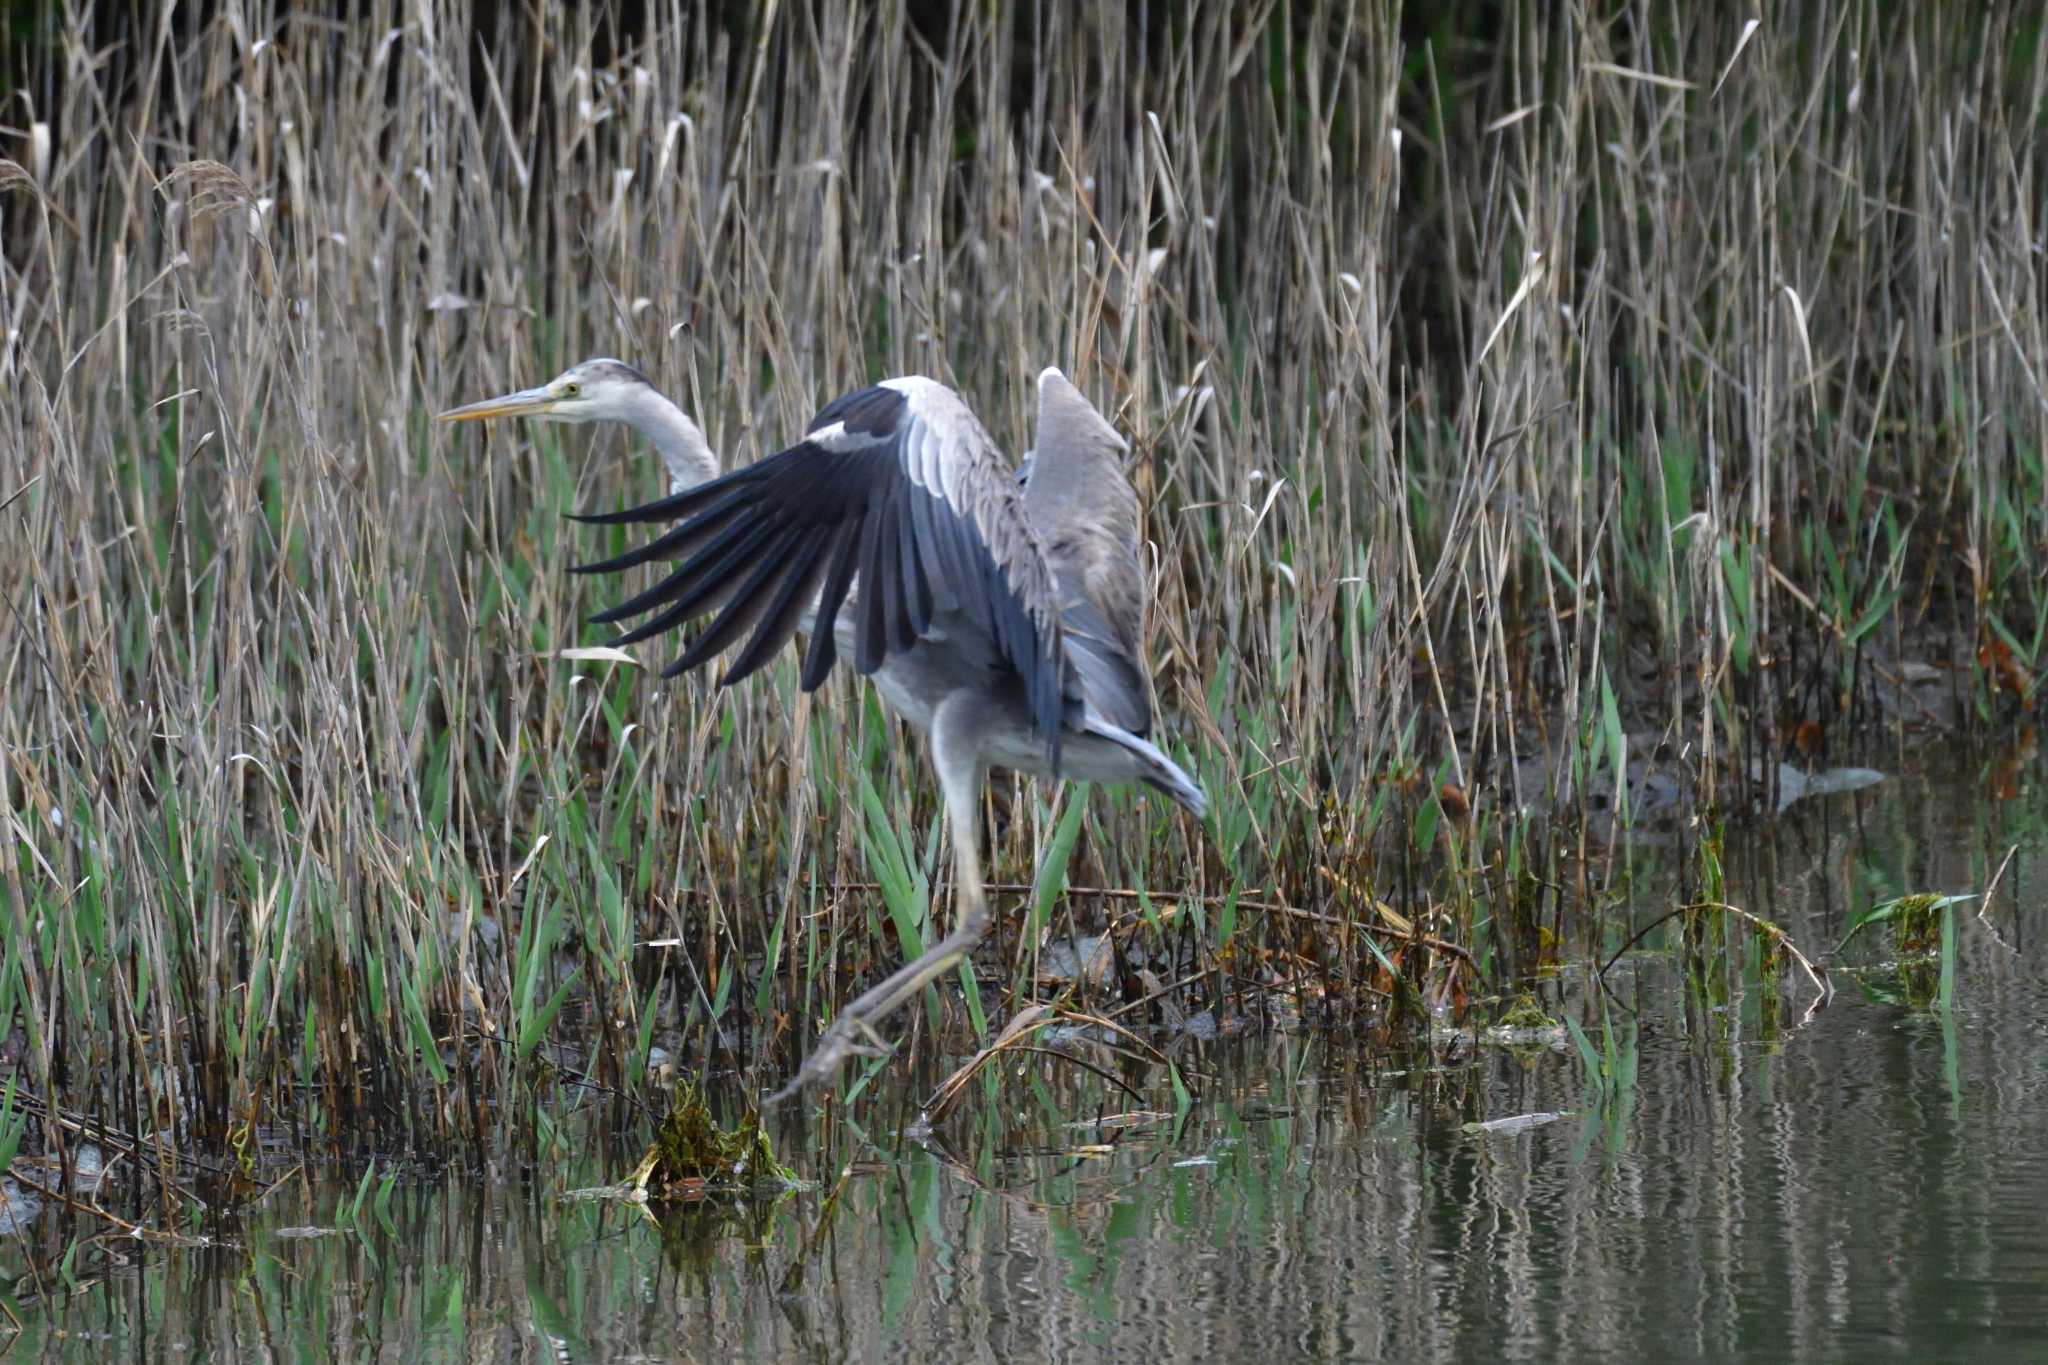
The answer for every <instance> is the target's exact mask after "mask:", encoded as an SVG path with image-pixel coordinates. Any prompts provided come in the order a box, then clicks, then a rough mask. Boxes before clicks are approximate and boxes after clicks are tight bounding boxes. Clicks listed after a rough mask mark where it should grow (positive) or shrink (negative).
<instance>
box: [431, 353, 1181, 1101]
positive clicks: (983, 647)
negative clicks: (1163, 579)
mask: <svg viewBox="0 0 2048 1365" xmlns="http://www.w3.org/2000/svg"><path fill="white" fill-rule="evenodd" d="M593 367H616V368H615V369H613V368H606V369H604V370H603V372H602V379H599V378H598V377H597V376H596V374H595V373H594V372H593ZM621 371H623V372H625V374H626V375H627V376H630V378H627V377H623V376H621V374H620V373H619V372H621ZM635 381H637V383H636V382H635ZM514 414H524V415H529V416H535V417H541V418H550V419H554V420H571V421H576V420H586V421H587V420H597V419H600V418H605V417H612V418H616V419H618V420H621V421H625V422H628V423H630V424H632V425H634V426H636V427H638V428H639V429H640V430H641V431H642V432H644V433H646V434H647V435H648V436H649V437H650V439H652V440H653V441H654V442H655V444H656V445H657V446H658V447H660V448H661V449H662V452H663V457H664V459H665V460H666V461H667V462H668V464H669V468H670V473H671V485H672V491H671V493H670V495H669V496H667V497H665V498H661V499H658V500H656V501H654V502H650V503H647V504H644V505H642V506H639V507H632V508H628V509H626V510H624V511H620V512H612V513H602V514H597V515H590V516H583V517H580V518H579V519H580V520H583V521H587V522H593V523H597V524H607V525H616V524H622V523H646V522H655V523H667V522H674V523H677V524H676V525H674V526H673V527H672V529H670V530H668V531H666V532H665V533H663V534H661V535H659V536H657V537H656V538H655V539H654V540H652V541H650V542H649V543H647V544H646V545H643V546H641V547H640V548H638V549H635V550H631V551H628V552H627V553H625V554H622V555H619V556H617V557H615V558H612V559H607V560H604V561H601V562H599V563H595V564H587V565H582V566H579V567H578V568H577V569H576V572H580V573H615V572H620V571H623V570H626V569H631V568H633V567H635V566H637V565H640V564H644V563H648V562H650V561H655V560H666V561H671V562H674V563H675V565H676V567H675V568H674V569H673V570H672V571H671V572H669V573H668V574H667V575H666V576H665V577H663V578H662V579H661V580H660V581H659V582H657V583H655V584H654V585H653V586H652V587H650V588H648V589H646V590H645V591H643V592H641V593H639V594H637V595H636V596H633V597H631V598H629V599H627V600H626V601H624V602H621V603H620V604H619V605H617V606H615V607H613V608H611V609H609V610H607V611H604V612H601V613H599V614H598V615H597V616H596V617H594V618H593V620H595V621H597V622H600V623H606V624H612V623H618V622H622V621H625V620H627V619H628V618H632V617H639V616H645V617H646V619H645V620H644V621H642V622H641V623H640V624H638V625H637V626H635V627H633V628H632V629H631V630H629V631H627V632H626V633H625V634H624V635H623V636H621V637H619V639H618V641H617V643H618V644H621V645H625V644H631V643H634V642H637V641H640V640H645V639H648V638H650V637H652V636H655V635H659V634H661V633H663V632H665V631H667V630H670V629H672V628H674V627H677V626H680V625H682V624H683V623H685V622H687V621H690V620H694V619H695V618H697V617H700V616H704V615H708V614H710V613H712V612H714V611H715V612H717V616H716V618H715V619H714V620H713V621H712V623H711V624H710V625H709V626H708V627H707V628H706V629H704V630H703V631H702V632H701V633H700V634H699V635H698V636H697V638H696V639H695V640H694V641H693V642H692V643H691V644H690V645H689V647H688V648H687V649H685V650H684V652H683V653H682V655H681V657H680V658H678V659H677V660H676V661H675V662H674V663H672V664H670V665H669V666H668V668H667V669H666V670H665V671H664V676H668V677H674V676H676V675H678V674H680V673H683V672H687V671H689V670H691V669H694V668H696V667H697V666H698V665H700V664H703V663H705V662H707V661H709V660H710V659H712V658H714V657H716V656H718V655H719V654H721V653H723V652H725V651H726V650H727V649H729V648H731V647H733V646H734V645H736V644H741V641H742V639H743V638H744V641H745V642H744V644H743V645H741V647H740V649H739V651H738V653H737V654H735V655H734V656H733V658H732V659H731V661H730V662H729V663H728V664H727V666H726V669H725V672H724V673H723V675H722V676H721V677H720V678H719V684H720V685H721V686H730V685H731V684H733V683H735V682H738V681H739V680H740V679H742V678H745V677H746V676H748V675H749V674H751V673H753V672H754V671H755V670H756V669H758V668H760V667H761V666H762V665H763V664H765V663H767V662H768V660H769V659H771V658H772V657H774V655H775V654H776V653H777V652H778V651H779V650H780V649H781V648H782V646H783V645H784V644H786V643H788V642H789V641H790V640H791V639H792V638H793V637H794V636H795V635H796V634H798V633H799V632H802V633H803V634H805V635H807V636H808V637H809V639H808V642H807V643H806V644H805V645H804V647H803V660H802V672H801V677H800V681H801V685H802V686H803V688H804V690H806V691H811V690H814V689H815V688H817V686H818V685H819V684H820V683H822V682H823V681H824V680H825V678H826V676H827V675H828V674H829V673H830V672H831V669H832V665H833V664H834V662H835V661H836V660H837V659H838V657H839V655H840V653H841V652H847V653H850V654H851V656H852V663H853V667H854V671H855V672H856V673H859V674H861V675H863V676H866V677H868V678H871V679H872V680H873V681H874V684H875V687H876V689H877V690H878V691H879V692H880V693H881V695H882V699H883V701H884V702H885V703H887V704H888V706H889V708H890V709H891V710H893V711H895V712H896V713H897V714H898V715H900V716H902V717H903V718H904V719H906V720H908V721H909V722H910V723H911V725H912V726H914V727H915V728H916V729H918V730H919V731H921V732H922V733H924V734H925V735H926V736H927V737H928V739H929V742H930V747H931V756H932V765H933V767H934V768H935V769H936V770H937V772H938V777H939V785H940V790H941V794H942V796H943V798H944V809H945V817H944V818H945V820H946V825H947V832H948V834H949V835H950V837H951V843H952V848H953V886H954V898H955V914H954V927H953V931H952V932H951V933H950V934H948V935H947V936H946V937H945V938H943V939H941V940H940V941H939V942H938V943H936V944H934V945H932V946H931V947H930V948H929V949H928V950H927V951H926V952H925V953H924V954H923V955H922V956H920V957H918V958H917V959H915V960H914V961H912V962H909V963H906V964H904V965H903V966H902V967H900V968H898V969H897V970H896V971H894V972H892V973H891V974H889V975H888V976H887V977H885V978H884V979H883V980H882V981H881V982H879V983H878V984H876V985H875V986H873V987H871V988H870V989H869V990H867V991H866V992H865V993H863V994H862V995H860V996H859V997H858V998H856V999H855V1000H854V1001H853V1002H852V1003H851V1004H849V1005H847V1006H846V1007H845V1008H844V1009H843V1010H841V1011H840V1014H839V1017H838V1018H837V1019H836V1020H835V1021H834V1022H833V1024H832V1025H831V1027H830V1028H828V1029H827V1030H826V1031H825V1033H824V1035H823V1036H822V1037H821V1038H820V1039H819V1041H818V1044H817V1046H816V1047H815V1048H814V1049H813V1051H812V1053H811V1055H810V1057H809V1058H807V1059H806V1060H805V1062H804V1063H803V1065H802V1067H801V1068H799V1070H798V1072H797V1074H796V1075H795V1076H794V1077H793V1078H792V1079H791V1080H790V1082H789V1084H788V1085H787V1086H785V1087H784V1088H783V1089H782V1090H780V1091H778V1092H777V1093H776V1094H775V1095H773V1096H771V1097H770V1100H769V1102H770V1103H774V1102H777V1101H779V1100H782V1099H784V1098H787V1097H788V1096H789V1095H791V1094H794V1093H795V1092H796V1091H798V1090H800V1089H802V1088H803V1087H804V1086H806V1085H810V1084H814V1083H816V1082H819V1081H823V1080H826V1079H828V1078H830V1077H831V1076H832V1075H834V1074H835V1073H836V1072H837V1071H838V1069H839V1067H840V1065H841V1064H842V1063H844V1062H845V1060H846V1059H847V1058H848V1057H849V1056H852V1055H855V1054H869V1055H879V1054H881V1053H883V1052H886V1051H887V1044H886V1043H885V1042H884V1040H883V1039H882V1037H881V1035H880V1034H879V1033H878V1032H877V1027H876V1026H877V1025H878V1024H879V1023H880V1022H881V1021H882V1020H884V1019H886V1018H887V1017H888V1016H889V1015H890V1014H892V1013H893V1012H895V1011H896V1010H897V1009H899V1008H901V1007H902V1006H903V1005H904V1004H905V1003H906V1002H908V1001H909V1000H910V999H912V998H913V997H914V996H916V995H917V994H918V993H919V992H920V991H922V990H923V989H924V987H925V986H926V985H928V984H930V983H931V982H933V981H935V980H937V979H938V978H939V977H940V976H941V975H943V974H944V973H945V972H947V971H949V970H951V969H953V968H954V967H956V966H958V965H959V963H960V962H961V961H962V960H963V959H965V958H966V957H967V955H968V954H969V953H971V952H972V951H973V949H974V947H975V945H976V944H977V943H978V942H980V940H981V938H982V936H983V935H984V934H985V933H986V932H987V931H988V927H989V923H990V914H989V909H988V900H987V894H986V891H985V889H984V885H983V881H982V873H981V858H980V854H979V850H978V848H977V841H978V823H977V820H976V814H977V807H978V804H979V800H980V794H981V790H982V786H983V783H984V782H985V781H986V779H987V775H988V770H989V769H990V768H991V767H1003V768H1009V769H1012V770H1014V771H1017V772H1023V773H1030V774H1034V775H1039V776H1056V777H1067V778H1074V779H1077V780H1082V781H1093V782H1130V781H1142V782H1144V783H1146V784H1147V785H1149V786H1151V787H1153V788H1155V789H1157V790H1159V791H1162V792H1164V793H1165V794H1166V795H1168V796H1169V797H1171V798H1172V799H1173V800H1175V801H1176V802H1178V803H1179V804H1180V805H1181V806H1183V807H1185V808H1186V809H1187V810H1189V811H1191V812H1193V814H1194V815H1195V816H1196V818H1198V819H1199V818H1201V817H1202V816H1203V815H1204V814H1205V813H1206V811H1207V806H1208V802H1207V798H1206V797H1205V795H1204V794H1203V791H1202V788H1201V786H1200V785H1199V784H1198V783H1197V782H1196V781H1195V780H1194V779H1193V778H1191V777H1190V776H1189V775H1188V774H1187V773H1186V772H1184V771H1183V770H1182V769H1181V767H1180V766H1179V765H1178V764H1176V763H1175V762H1174V761H1173V760H1172V759H1171V758H1169V757H1168V756H1167V755H1166V754H1165V753H1163V752H1161V751H1160V749H1159V748H1158V747H1157V746H1156V745H1154V744H1153V743H1152V742H1151V740H1150V738H1149V734H1150V731H1151V726H1152V710H1151V702H1150V697H1149V690H1148V686H1147V675H1146V671H1145V668H1144V664H1143V655H1142V635H1143V619H1144V610H1145V592H1144V578H1143V574H1142V571H1141V568H1140V565H1139V560H1138V527H1139V521H1138V498H1137V493H1136V491H1135V490H1134V489H1133V488H1132V487H1131V484H1130V481H1129V480H1128V479H1127V478H1126V477H1125V476H1124V472H1123V466H1122V461H1123V456H1124V454H1125V452H1126V451H1127V450H1128V448H1129V447H1128V445H1127V444H1126V443H1125V441H1124V440H1123V438H1122V437H1121V436H1119V435H1118V434H1117V432H1116V429H1115V428H1114V427H1112V426H1111V425H1110V424H1109V423H1108V422H1107V421H1106V420H1104V418H1103V417H1102V415H1101V414H1100V413H1098V412H1097V411H1096V410H1095V408H1094V407H1093V406H1091V405H1090V404H1089V402H1088V400H1087V399H1086V398H1084V397H1083V396H1082V395H1081V392H1080V391H1079V390H1078V389H1076V388H1075V387H1074V386H1073V384H1072V383H1070V382H1069V381H1068V380H1067V378H1066V376H1065V375H1063V374H1061V373H1060V371H1058V370H1057V369H1050V368H1049V369H1047V370H1045V371H1044V372H1043V373H1041V374H1040V375H1039V377H1038V431H1037V441H1036V447H1035V449H1034V451H1033V452H1032V454H1031V456H1030V457H1029V461H1028V467H1029V477H1028V479H1023V478H1020V477H1019V475H1018V473H1017V472H1015V471H1012V470H1011V469H1010V468H1009V467H1008V465H1007V462H1006V461H1005V460H1004V459H1003V457H1002V455H1001V453H1000V452H999V450H998V448H997V446H996V444H995V442H994V441H993V440H992V439H991V438H990V437H989V435H988V433H987V432H986V431H985V430H984V429H983V427H982V425H981V423H980V422H979V421H977V420H976V419H975V416H974V414H973V413H972V412H971V411H970V410H969V409H968V407H967V405H966V403H964V402H963V401H962V400H961V398H960V396H959V395H958V394H956V393H954V392H953V391H952V390H951V389H949V388H947V387H946V386H945V385H943V384H940V383H938V382H936V381H935V380H931V379H927V378H923V377H921V376H906V377H902V378H896V379H885V380H883V381H881V382H880V383H879V384H876V385H873V386H871V387H868V388H863V389H858V390H855V391H853V392H851V393H848V394H845V395H843V396H841V397H839V398H837V399H835V400H834V401H833V402H831V403H829V404H827V405H826V406H825V408H824V409H823V410H821V411H820V412H819V413H818V415H817V416H816V417H815V418H814V419H813V420H812V422H811V424H810V427H809V429H808V430H807V431H806V433H805V435H804V438H803V439H802V440H801V441H798V442H797V443H796V444H795V445H792V446H790V447H789V448H787V449H785V450H782V451H780V452H778V453H776V454H774V455H771V456H769V457H767V458H765V459H763V460H761V461H759V462H757V463H755V464H752V465H748V466H744V467H742V468H740V469H736V470H733V471H731V472H729V473H726V474H724V475H722V476H716V477H704V478H702V479H692V478H689V477H688V476H689V475H694V474H695V473H696V472H697V471H698V470H700V469H708V470H712V471H715V469H716V464H717V462H716V459H715V457H714V456H712V455H711V452H710V449H709V447H708V445H706V444H705V442H704V440H703V436H702V433H701V432H700V431H698V429H697V427H696V424H695V423H693V422H691V421H690V420H689V419H688V418H687V417H685V416H684V415H683V414H682V412H681V411H680V410H679V409H677V408H675V406H674V405H673V404H671V403H669V402H668V400H667V399H665V398H662V397H661V396H660V395H659V394H658V393H655V392H654V391H653V389H652V386H651V385H648V384H647V383H646V381H645V380H644V379H643V378H641V377H640V376H639V375H638V372H637V371H631V370H630V367H627V366H624V365H621V364H619V363H618V362H615V361H614V362H585V364H584V365H580V366H577V367H575V368H574V369H571V370H569V371H567V372H565V373H564V374H563V375H562V376H560V377H559V378H557V379H556V380H554V381H552V382H551V383H550V384H548V385H543V386H542V387H541V388H539V389H530V390H525V391H523V392H521V393H518V394H511V395H508V396H506V397H505V398H501V399H492V400H488V401H486V402H483V403H473V404H470V405H468V406H466V407H461V408H456V409H454V410H453V411H451V412H447V413H443V414H442V417H443V419H444V420H450V421H462V420H471V419H476V418H483V417H494V416H508V415H514ZM672 451H673V452H675V454H674V455H673V456H672V455H671V452H672ZM1020 485H1021V486H1020ZM650 613H651V615H650Z"/></svg>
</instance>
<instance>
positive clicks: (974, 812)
mask: <svg viewBox="0 0 2048 1365" xmlns="http://www.w3.org/2000/svg"><path fill="white" fill-rule="evenodd" d="M986 720H987V703H986V702H985V700H984V699H983V698H982V697H981V696H979V695H977V694H975V693H972V692H966V691H962V692H955V693H953V694H952V695H951V696H949V697H947V698H946V699H945V700H944V701H942V702H940V703H939V705H938V708H937V709H936V710H935V711H934V712H933V713H932V766H934V767H935V768H937V769H938V770H939V789H940V791H941V792H942V793H943V794H944V797H945V803H946V827H947V832H948V833H950V834H951V835H952V839H953V895H954V908H953V916H954V923H953V932H952V933H950V934H948V935H946V936H945V937H944V938H943V939H940V940H939V941H938V942H937V943H935V944H933V945H932V946H931V947H930V948H927V949H926V950H925V952H924V955H923V956H921V957H919V958H918V959H917V960H916V961H914V962H906V963H905V964H904V965H903V966H901V967H898V968H897V969H896V970H895V971H893V972H891V973H890V974H889V975H888V976H886V977H884V978H883V979H882V980H881V981H880V982H879V983H877V984H876V985H874V986H872V987H870V988H869V989H868V990H867V991H866V992H865V993H864V994H863V995H861V996H860V997H859V998H858V999H856V1000H855V1001H854V1002H853V1003H852V1004H850V1005H848V1006H847V1007H846V1008H845V1009H843V1010H841V1011H840V1012H839V1017H838V1018H837V1019H835V1020H834V1021H833V1022H832V1027H831V1028H829V1029H826V1030H825V1035H824V1036H823V1037H822V1038H820V1039H819V1040H818V1046H817V1047H816V1048H815V1049H813V1050H812V1052H811V1055H810V1056H809V1057H807V1058H805V1059H804V1064H803V1066H801V1067H800V1068H798V1070H797V1073H796V1075H795V1076H794V1077H792V1078H791V1080H790V1082H789V1084H788V1085H785V1086H784V1087H783V1088H782V1089H780V1090H778V1091H776V1092H775V1093H774V1094H773V1095H771V1096H769V1097H768V1099H767V1101H766V1103H768V1104H771V1105H772V1104H779V1103H781V1102H782V1101H783V1100H785V1099H788V1098H789V1097H790V1096H791V1095H794V1094H795V1093H796V1092H797V1091H799V1090H801V1089H803V1088H804V1087H805V1086H807V1085H815V1084H817V1083H818V1082H819V1081H823V1080H829V1079H830V1078H831V1077H832V1076H834V1075H836V1074H837V1073H838V1071H839V1067H840V1065H841V1064H842V1063H844V1062H845V1060H846V1059H847V1058H848V1057H850V1056H852V1055H854V1054H855V1053H867V1054H873V1053H874V1052H876V1051H877V1050H878V1049H879V1048H880V1047H881V1046H883V1044H882V1041H881V1036H880V1035H879V1034H878V1033H876V1031H875V1025H877V1024H879V1023H880V1022H881V1021H882V1020H884V1019H886V1018H888V1017H889V1016H890V1015H891V1014H894V1013H895V1012H896V1011H897V1010H899V1009H901V1008H902V1007H903V1006H904V1004H906V1003H907V1002H908V1001H909V1000H911V999H912V998H913V997H915V996H916V995H917V994H918V992H920V991H922V990H923V989H924V988H925V987H926V986H928V985H930V984H931V983H932V982H934V981H936V980H938V979H939V978H940V977H941V976H944V975H945V974H946V973H947V972H949V971H951V970H952V969H953V968H955V967H957V966H959V965H960V963H961V961H962V960H963V959H965V958H966V956H967V955H968V954H969V953H971V952H973V951H974V945H975V944H977V943H979V942H981V938H982V935H984V934H986V933H987V932H988V926H989V912H988V897H987V895H986V893H985V891H984V889H983V887H982V881H981V854H980V852H979V850H978V849H977V848H976V846H975V845H976V839H977V835H978V828H977V816H978V814H979V811H978V798H979V797H980V795H981V787H982V783H983V781H984V780H985V779H986V777H987V772H988V770H987V768H986V767H985V765H983V763H982V761H981V755H980V753H979V750H978V741H979V738H980V736H981V734H982V733H984V731H985V730H986V728H987V727H986Z"/></svg>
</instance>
